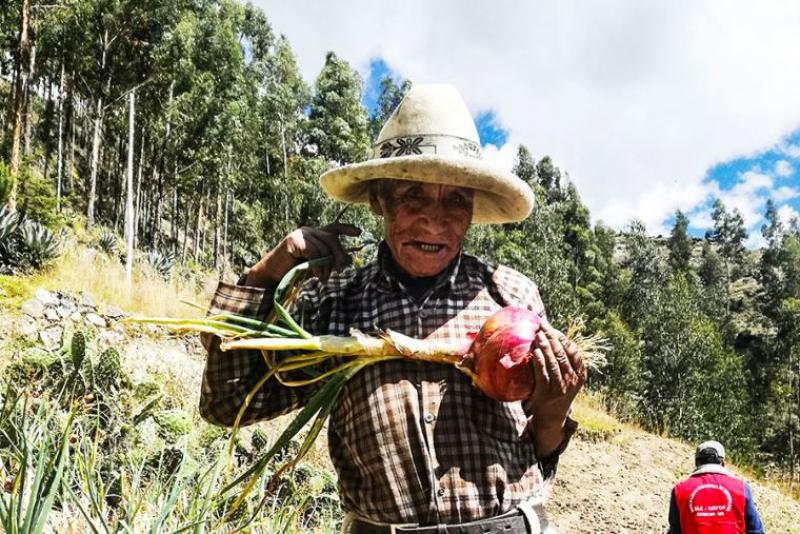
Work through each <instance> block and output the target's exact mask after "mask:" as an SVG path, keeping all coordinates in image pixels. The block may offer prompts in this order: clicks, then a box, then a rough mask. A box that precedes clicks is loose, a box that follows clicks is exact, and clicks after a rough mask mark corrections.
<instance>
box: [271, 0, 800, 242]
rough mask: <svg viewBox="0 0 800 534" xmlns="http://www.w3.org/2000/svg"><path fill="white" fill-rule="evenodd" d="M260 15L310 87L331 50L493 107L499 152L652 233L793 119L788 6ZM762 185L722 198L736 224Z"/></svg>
mask: <svg viewBox="0 0 800 534" xmlns="http://www.w3.org/2000/svg"><path fill="white" fill-rule="evenodd" d="M256 4H258V5H261V6H262V7H264V9H265V12H266V14H267V17H268V18H269V19H270V20H271V21H272V23H273V26H274V29H275V31H276V32H277V33H284V34H286V35H287V37H288V38H289V40H290V42H291V43H292V46H293V47H294V49H295V51H296V53H297V56H298V62H299V65H300V67H301V69H302V71H303V73H304V76H305V77H306V79H308V80H310V81H311V80H313V79H314V77H315V76H316V75H317V73H318V72H319V69H320V68H321V66H322V64H323V61H324V54H325V51H326V50H334V51H336V52H337V54H338V55H339V56H340V57H343V58H345V59H347V60H348V61H350V62H351V63H352V64H353V65H354V66H355V67H357V68H359V69H360V70H361V71H362V72H363V73H366V72H367V65H368V62H369V59H370V58H373V57H377V56H380V57H382V58H384V59H385V60H386V61H387V63H388V64H389V65H390V66H391V67H392V68H394V69H395V70H396V71H398V72H399V73H400V74H401V75H402V76H404V77H406V78H409V79H411V80H414V81H418V82H426V81H449V82H452V83H453V84H455V85H456V86H457V87H458V88H459V90H460V91H461V93H462V94H463V96H464V98H465V100H466V101H467V104H468V105H469V106H470V108H471V110H472V111H473V112H478V111H481V110H486V109H492V110H495V111H496V113H497V118H498V120H499V122H500V123H501V124H503V125H504V126H505V127H507V128H509V129H510V132H511V136H510V139H509V142H519V141H522V142H524V143H525V144H526V145H527V146H528V147H529V148H530V149H531V151H532V152H533V153H534V155H538V156H541V155H543V154H549V155H551V156H552V157H553V159H554V161H555V162H556V163H557V164H558V165H559V166H561V167H562V169H564V170H565V171H567V172H569V174H570V176H571V178H572V179H573V181H574V182H575V183H576V184H577V186H578V190H579V191H580V193H581V196H582V197H583V199H584V200H585V202H586V203H587V204H588V206H589V208H590V209H591V211H592V214H593V216H594V217H595V218H601V219H603V220H604V221H605V222H606V223H608V224H611V225H612V226H615V227H621V226H623V225H624V224H625V223H626V222H627V221H628V220H629V219H630V218H632V217H638V218H640V219H642V220H643V221H644V222H645V223H646V224H647V225H648V228H649V229H650V230H651V231H655V230H656V229H658V228H659V225H660V224H661V223H662V222H663V221H664V219H665V218H667V217H668V216H669V215H670V214H671V213H673V212H674V211H675V209H677V208H681V209H684V211H689V210H690V209H691V208H692V207H694V206H697V205H698V204H700V203H703V202H705V201H706V200H707V198H706V195H707V194H708V193H709V191H711V190H712V189H713V188H714V187H715V186H714V185H713V184H711V185H709V184H704V183H703V180H704V178H705V176H706V172H707V171H708V169H709V168H711V167H712V166H713V165H714V164H716V163H720V162H725V161H729V160H731V159H733V158H736V157H739V156H742V155H752V154H757V153H759V152H761V151H763V150H766V149H768V148H774V147H776V146H777V145H778V143H780V141H781V139H783V138H785V137H786V136H787V135H788V134H789V133H790V132H792V130H793V129H794V128H796V127H797V125H798V124H800V99H798V98H797V95H796V91H797V87H800V69H798V68H797V65H798V64H800V32H798V31H797V20H798V18H800V3H798V2H796V1H795V0H783V1H780V0H778V1H775V2H766V3H763V2H762V3H758V4H755V3H752V2H747V1H744V0H733V1H716V0H701V1H688V0H679V1H677V2H662V3H652V2H646V3H642V2H637V1H636V0H602V1H600V2H579V1H578V0H544V1H540V2H511V1H503V0H501V1H499V2H478V1H464V0H441V1H437V2H429V1H423V0H407V1H406V2H374V1H368V0H353V1H349V2H314V1H311V0H292V1H289V0H256ZM779 148H780V150H781V151H782V152H783V153H784V154H786V156H787V157H789V158H797V157H800V146H797V145H791V144H788V143H784V144H783V145H780V146H779ZM515 149H516V147H512V150H515ZM507 155H508V152H507V150H506V147H503V148H502V149H501V150H499V151H498V155H497V157H498V158H499V159H504V158H506V157H507ZM492 157H494V155H492ZM759 183H760V182H754V183H751V184H750V185H749V186H750V187H754V188H756V189H755V190H750V191H749V193H748V191H747V190H745V189H743V190H740V191H739V192H737V193H731V194H730V195H729V197H730V199H729V200H730V201H731V202H732V205H735V206H740V209H742V212H743V214H745V216H746V219H747V218H751V219H752V218H753V217H754V216H755V213H756V212H757V211H758V210H756V209H754V208H755V207H753V206H747V205H746V201H748V200H753V194H754V192H753V191H761V192H762V193H763V191H762V189H763V186H761V185H759ZM763 183H766V182H765V181H764V182H763ZM763 196H764V195H761V196H759V197H758V198H761V197H763ZM760 207H763V203H762V204H761V206H760ZM759 209H760V208H759Z"/></svg>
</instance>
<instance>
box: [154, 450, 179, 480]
mask: <svg viewBox="0 0 800 534" xmlns="http://www.w3.org/2000/svg"><path fill="white" fill-rule="evenodd" d="M183 456H184V454H183V451H182V450H180V449H177V448H175V447H167V448H165V449H163V450H161V452H159V453H157V454H156V455H155V456H154V457H152V458H151V459H150V461H149V462H148V463H149V464H150V466H151V467H153V468H156V469H158V471H159V472H160V473H161V475H162V476H170V475H174V474H175V473H177V472H178V469H180V468H181V464H182V463H183Z"/></svg>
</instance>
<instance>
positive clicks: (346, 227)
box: [320, 222, 361, 237]
mask: <svg viewBox="0 0 800 534" xmlns="http://www.w3.org/2000/svg"><path fill="white" fill-rule="evenodd" d="M320 230H323V231H325V232H329V233H331V234H335V235H349V236H350V237H358V236H360V235H361V228H359V227H358V226H354V225H352V224H345V223H338V222H337V223H331V224H326V225H325V226H323V227H321V228H320Z"/></svg>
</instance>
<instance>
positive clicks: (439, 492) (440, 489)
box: [436, 488, 444, 497]
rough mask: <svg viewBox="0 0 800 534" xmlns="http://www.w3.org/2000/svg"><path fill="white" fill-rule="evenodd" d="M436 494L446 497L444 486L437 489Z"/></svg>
mask: <svg viewBox="0 0 800 534" xmlns="http://www.w3.org/2000/svg"><path fill="white" fill-rule="evenodd" d="M436 495H438V496H439V497H444V488H439V489H438V490H436Z"/></svg>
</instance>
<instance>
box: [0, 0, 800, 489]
mask: <svg viewBox="0 0 800 534" xmlns="http://www.w3.org/2000/svg"><path fill="white" fill-rule="evenodd" d="M407 88H408V82H404V81H401V82H397V81H395V80H392V79H391V78H386V79H385V80H384V81H383V82H382V84H381V96H380V99H379V102H378V105H377V109H376V111H375V112H374V113H373V114H372V115H371V116H370V115H369V114H368V113H367V111H366V110H365V109H364V107H363V105H362V103H361V94H362V80H361V79H360V77H359V75H358V73H357V72H356V71H355V70H353V68H352V67H351V66H350V65H348V63H347V62H346V61H344V60H343V59H341V58H339V57H337V56H336V55H335V54H334V53H333V52H330V53H328V55H327V56H326V58H325V63H324V66H323V67H322V69H321V71H320V72H319V74H318V76H317V77H316V81H315V83H314V85H313V86H309V85H307V84H306V82H305V81H304V80H303V78H302V77H301V75H300V72H299V70H298V67H297V63H296V60H295V56H294V53H293V51H292V48H291V46H290V44H289V42H288V41H287V39H286V38H285V37H284V36H282V35H280V34H279V33H276V31H275V30H274V29H273V28H272V26H271V25H270V23H269V21H268V19H267V17H266V15H265V14H264V13H263V12H262V11H261V10H260V9H258V8H255V7H253V6H252V5H250V4H243V3H240V2H238V1H236V0H191V1H190V0H147V1H144V0H50V1H44V0H41V1H40V0H9V1H6V2H3V3H2V6H1V7H0V107H1V108H2V109H3V110H4V111H5V112H4V113H3V114H2V115H1V116H0V132H2V137H0V159H2V160H3V161H4V162H5V165H4V166H2V167H0V204H2V203H3V201H4V202H5V203H6V205H7V209H9V210H16V211H17V212H18V213H20V214H23V215H24V216H25V217H27V218H31V219H35V220H38V221H40V222H42V223H43V224H46V225H48V226H49V227H50V228H53V229H57V228H59V227H61V226H65V225H75V224H84V223H85V226H86V227H87V228H88V229H90V230H92V229H95V228H98V227H103V228H106V229H108V230H109V231H114V232H118V233H120V234H122V233H123V232H124V222H125V217H126V205H127V206H128V207H127V211H128V214H127V215H128V216H129V217H130V218H131V224H130V228H132V230H129V231H128V232H127V236H126V237H127V238H128V240H129V242H130V243H131V245H132V247H134V248H135V249H136V250H137V251H140V252H144V251H151V252H152V251H155V252H158V253H160V254H169V255H171V256H172V257H174V258H175V261H176V262H178V263H179V264H181V265H183V266H186V267H187V268H196V269H199V268H208V269H217V270H218V271H220V272H225V271H227V272H228V273H230V272H236V271H237V270H239V269H241V268H242V267H244V266H246V265H249V264H252V263H253V262H254V261H256V260H257V258H258V257H259V256H260V255H261V254H262V253H263V251H264V250H266V249H267V248H268V247H269V246H270V245H272V244H274V243H275V242H276V241H277V240H278V239H280V238H281V237H282V236H284V235H285V234H286V233H287V232H288V231H289V230H291V229H292V228H295V227H297V226H298V225H316V224H320V223H325V222H329V221H330V220H332V219H333V217H335V215H336V213H337V211H338V209H339V207H337V206H335V205H334V204H333V203H332V202H331V201H329V200H328V199H326V198H325V197H324V195H323V194H322V192H321V191H320V189H319V187H318V185H317V184H318V182H317V179H318V177H319V175H320V174H321V173H322V172H324V171H325V170H326V169H328V168H330V167H331V166H333V165H340V164H346V163H349V162H355V161H359V160H362V159H364V158H366V157H368V153H369V149H370V145H371V140H372V139H374V138H375V136H376V135H377V133H378V131H379V128H380V124H381V123H382V121H383V120H384V119H385V118H386V117H387V116H388V114H389V113H390V112H391V110H392V109H393V107H394V105H396V103H397V102H398V101H399V99H400V98H401V97H402V95H403V93H404V91H405V90H407ZM131 127H132V128H131ZM537 149H541V150H542V151H546V150H547V147H537ZM3 169H5V170H3ZM514 171H515V172H516V173H517V174H518V175H519V176H520V177H521V178H522V179H523V180H525V181H527V182H528V183H529V184H530V185H531V187H533V188H534V190H535V192H536V199H537V200H536V208H535V210H534V213H533V215H532V216H531V217H529V218H528V219H527V220H525V221H523V222H521V223H517V224H508V225H503V226H500V227H493V226H482V227H474V228H473V229H472V230H471V234H470V236H469V250H470V251H471V252H474V253H477V254H479V255H482V256H484V257H489V258H491V259H493V260H496V261H498V262H502V263H504V264H507V265H510V266H512V267H514V268H516V269H518V270H520V271H522V272H524V273H525V274H527V275H529V276H531V277H532V278H533V279H534V280H535V281H537V283H538V284H539V287H540V289H541V292H542V296H543V298H544V301H545V303H546V305H547V306H548V309H549V314H550V316H551V318H552V319H553V321H554V322H556V323H557V324H564V323H566V321H567V320H569V319H571V318H579V317H580V318H583V319H584V321H585V323H586V329H587V330H588V331H589V332H602V334H603V335H604V336H605V337H607V338H608V339H609V341H610V343H611V345H612V349H611V350H610V352H609V354H608V360H609V363H608V365H607V366H606V367H605V368H604V369H602V370H601V372H598V373H594V374H593V375H592V376H591V379H590V385H589V386H590V388H591V389H593V390H596V391H598V392H601V393H602V394H603V398H604V399H605V402H606V403H607V405H608V407H609V409H611V410H612V411H613V412H614V413H616V414H617V415H618V416H619V417H621V418H623V419H626V420H630V421H636V422H639V423H640V424H642V425H643V426H644V427H646V428H648V429H651V430H654V431H657V432H663V433H665V434H670V435H674V436H678V437H681V438H684V439H687V440H689V441H699V440H704V439H709V438H715V439H719V440H720V441H723V442H724V443H726V445H728V447H729V448H730V450H731V451H732V453H733V454H734V455H735V456H737V457H738V458H740V459H743V460H746V461H748V462H749V463H750V464H751V465H753V466H755V467H757V468H765V469H775V470H780V471H781V472H782V473H784V474H785V475H786V476H787V477H788V478H789V479H790V480H793V481H798V480H800V475H798V473H797V464H798V460H800V450H798V449H799V448H798V434H799V433H800V223H798V221H794V222H793V223H791V224H789V225H788V226H786V225H783V224H781V222H780V221H779V219H778V216H777V212H776V209H775V206H774V205H772V204H771V203H770V204H769V205H768V206H767V210H766V213H765V218H766V221H767V223H766V224H765V225H764V227H763V228H762V235H763V237H764V239H765V241H766V246H765V247H764V248H762V249H760V250H757V251H750V250H747V249H746V248H745V246H744V242H745V240H746V239H747V232H746V229H745V227H744V222H743V220H742V217H741V215H740V214H739V213H738V212H736V211H735V210H734V211H732V212H731V211H728V210H727V209H726V207H725V206H724V205H723V204H722V203H721V202H719V201H718V202H717V203H716V204H715V205H714V211H713V221H714V227H713V229H712V230H711V231H710V232H709V233H708V234H707V235H706V236H705V238H704V239H699V238H692V237H690V236H689V235H688V234H687V227H688V222H687V218H686V216H685V214H683V213H681V212H677V213H676V214H675V224H674V227H673V229H672V232H671V234H670V236H669V237H667V238H663V239H662V238H654V237H652V236H650V235H648V233H647V231H646V228H645V227H644V226H643V225H642V224H641V223H640V222H638V221H632V222H631V223H630V224H629V225H628V226H627V227H626V228H625V230H624V231H622V232H617V231H615V230H613V229H611V228H609V227H606V226H604V225H603V224H602V223H596V224H593V223H592V220H591V216H590V213H589V211H588V209H587V208H586V206H585V205H584V204H583V202H582V201H581V199H580V196H579V194H578V191H577V189H576V187H575V185H574V184H573V182H572V181H570V179H569V176H568V175H567V174H566V173H564V172H562V171H561V170H560V169H559V168H558V167H557V166H555V165H554V163H553V162H552V161H551V159H550V158H549V157H543V158H542V159H540V160H538V161H536V160H535V159H534V158H533V157H532V155H531V152H530V150H529V149H528V148H526V147H525V146H520V147H519V152H518V156H517V161H516V166H515V168H514ZM4 184H5V185H4ZM3 191H5V193H2V192H3ZM347 217H350V218H352V220H353V221H359V223H361V222H363V221H371V219H370V218H369V216H368V215H367V212H366V210H363V209H361V208H358V209H355V208H354V209H353V210H351V211H349V212H348V214H347ZM1 220H2V219H1V218H0V221H1ZM366 224H367V225H368V226H369V228H367V229H368V230H369V231H370V232H372V233H376V232H378V231H379V230H378V225H376V223H375V222H374V221H371V222H367V223H366ZM94 231H97V230H94ZM0 235H2V228H0ZM129 256H130V254H129Z"/></svg>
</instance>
